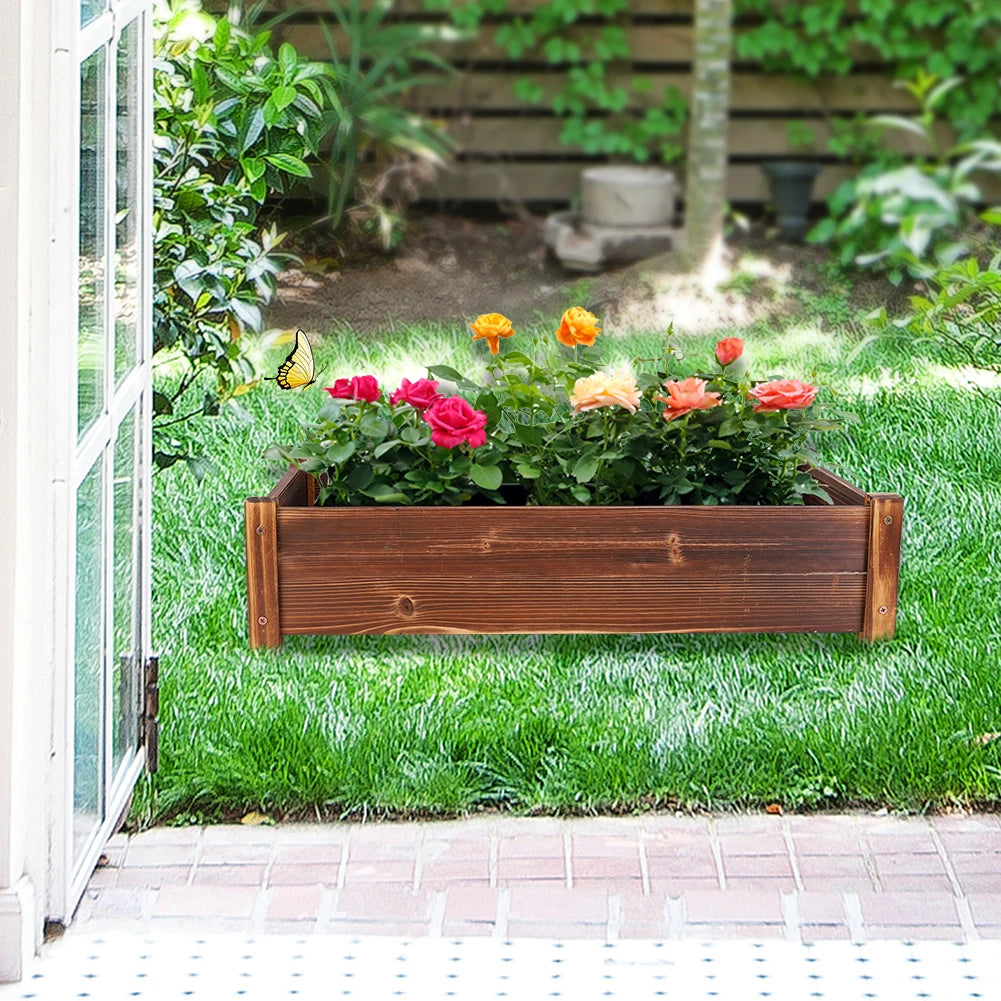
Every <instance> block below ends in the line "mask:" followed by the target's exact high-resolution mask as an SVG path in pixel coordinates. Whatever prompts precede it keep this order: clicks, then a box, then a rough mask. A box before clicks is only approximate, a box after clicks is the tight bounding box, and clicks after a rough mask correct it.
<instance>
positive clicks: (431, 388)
mask: <svg viewBox="0 0 1001 1001" xmlns="http://www.w3.org/2000/svg"><path fill="white" fill-rule="evenodd" d="M437 398H438V383H437V381H436V380H434V379H418V380H417V381H416V382H411V381H410V380H409V379H404V380H403V382H402V383H400V388H399V389H397V390H396V391H395V392H394V393H393V395H392V396H390V398H389V402H390V404H391V405H392V406H394V407H395V406H396V405H397V404H398V403H409V404H410V406H412V407H416V408H417V409H418V410H422V411H423V410H427V408H428V407H430V406H431V404H432V403H434V401H435V400H436V399H437Z"/></svg>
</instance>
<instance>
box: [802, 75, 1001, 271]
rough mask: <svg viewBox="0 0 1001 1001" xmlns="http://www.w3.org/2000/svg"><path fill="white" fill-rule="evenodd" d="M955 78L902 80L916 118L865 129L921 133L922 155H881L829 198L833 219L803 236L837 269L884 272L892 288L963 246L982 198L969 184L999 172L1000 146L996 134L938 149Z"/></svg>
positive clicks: (882, 121) (877, 119)
mask: <svg viewBox="0 0 1001 1001" xmlns="http://www.w3.org/2000/svg"><path fill="white" fill-rule="evenodd" d="M959 83H960V81H959V79H958V78H955V77H953V78H951V79H948V80H942V81H939V80H938V78H937V77H935V76H933V75H931V74H927V73H924V72H921V73H919V74H918V75H917V76H916V77H915V79H914V80H912V81H908V82H906V83H905V86H906V87H907V89H908V90H909V91H910V93H911V94H912V95H913V96H914V97H915V99H916V100H917V101H918V103H919V104H920V107H921V113H920V115H919V116H918V117H917V118H906V117H902V116H898V115H876V116H873V117H872V118H870V119H869V120H868V124H869V126H870V128H874V129H881V128H884V129H885V128H894V129H903V130H905V131H907V132H910V133H912V134H914V135H916V136H918V137H919V138H920V139H921V141H922V143H923V145H924V147H925V152H923V153H922V154H921V155H919V156H918V157H917V158H915V160H914V161H913V162H911V163H904V162H903V158H902V157H901V156H899V155H898V156H895V157H889V156H888V157H883V158H881V159H879V160H876V161H874V162H872V163H870V164H868V165H867V166H866V167H864V168H863V169H862V170H861V171H860V172H859V174H858V176H857V177H854V178H849V179H848V180H846V181H844V182H842V184H841V185H840V186H839V187H838V189H837V190H836V191H835V192H834V193H833V194H832V195H831V197H830V199H829V200H828V208H829V210H830V216H829V217H828V218H826V219H824V220H822V221H821V222H820V223H819V224H818V225H817V226H815V227H814V229H813V230H812V231H811V232H810V233H809V234H808V236H807V239H808V240H809V241H810V242H813V243H829V244H831V245H832V246H833V247H834V249H835V252H836V259H837V261H838V263H839V264H841V265H842V266H848V265H851V264H856V265H860V266H866V265H867V266H875V267H876V268H878V269H880V270H885V271H886V272H887V274H888V276H889V278H890V280H891V281H892V282H893V283H894V284H900V282H901V281H902V280H903V278H904V275H905V274H910V275H912V276H914V277H920V276H922V275H923V274H925V273H927V271H928V263H927V262H926V261H923V259H924V258H925V257H926V256H927V255H928V254H929V253H930V254H931V255H932V257H933V258H934V262H935V264H937V265H948V264H951V263H952V262H953V261H955V260H956V259H957V258H959V257H961V256H963V255H964V254H965V253H966V252H967V250H968V247H967V245H966V244H965V243H963V242H962V241H961V240H960V239H958V234H957V232H956V231H957V230H958V229H959V228H960V227H962V226H964V225H965V224H967V223H968V222H970V221H971V220H972V219H973V218H975V214H976V205H977V203H978V202H979V201H980V200H981V194H980V189H979V187H978V186H977V184H976V183H975V181H974V180H973V175H974V174H975V172H976V171H978V170H989V171H993V172H997V171H1001V143H999V142H998V141H997V140H996V139H994V138H993V137H991V138H988V139H976V140H973V141H970V142H966V143H963V144H961V145H958V146H953V147H947V148H942V147H940V146H939V144H938V141H937V136H936V133H937V130H938V126H939V124H940V120H939V116H938V114H937V111H938V108H939V107H940V105H941V103H942V101H943V100H944V98H945V96H946V95H947V94H948V93H949V92H950V91H952V90H953V89H954V88H955V87H956V86H958V85H959Z"/></svg>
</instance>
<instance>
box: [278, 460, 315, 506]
mask: <svg viewBox="0 0 1001 1001" xmlns="http://www.w3.org/2000/svg"><path fill="white" fill-rule="evenodd" d="M312 482H313V477H312V476H309V475H308V474H307V473H304V472H303V471H302V470H301V469H297V468H296V467H295V466H289V468H288V471H287V472H286V473H285V475H284V476H283V477H282V478H281V479H280V480H279V481H278V483H277V485H276V486H275V488H274V490H272V491H271V493H269V494H268V500H269V501H274V503H275V504H278V505H280V506H282V507H308V506H309V505H310V504H311V503H312V502H311V501H310V499H309V492H310V488H311V483H312Z"/></svg>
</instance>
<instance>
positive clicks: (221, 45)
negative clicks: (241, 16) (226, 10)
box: [213, 17, 230, 56]
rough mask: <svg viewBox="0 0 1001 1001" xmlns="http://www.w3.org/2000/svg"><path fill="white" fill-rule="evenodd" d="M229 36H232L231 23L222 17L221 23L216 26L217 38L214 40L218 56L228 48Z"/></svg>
mask: <svg viewBox="0 0 1001 1001" xmlns="http://www.w3.org/2000/svg"><path fill="white" fill-rule="evenodd" d="M229 36H230V26H229V21H228V20H227V19H226V18H224V17H220V18H219V21H218V22H217V24H216V26H215V37H214V38H213V42H214V43H215V47H216V55H217V56H218V55H219V53H220V52H221V51H222V50H223V49H225V48H226V46H227V45H229Z"/></svg>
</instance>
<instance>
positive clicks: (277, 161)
mask: <svg viewBox="0 0 1001 1001" xmlns="http://www.w3.org/2000/svg"><path fill="white" fill-rule="evenodd" d="M264 159H265V160H267V162H268V163H270V164H271V166H272V167H277V168H278V169H279V170H283V171H285V173H286V174H292V175H293V176H295V177H311V176H312V173H313V172H312V171H311V170H310V169H309V166H308V165H307V164H306V163H305V161H303V160H300V159H299V157H297V156H292V154H291V153H268V154H266V155H265V157H264Z"/></svg>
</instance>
